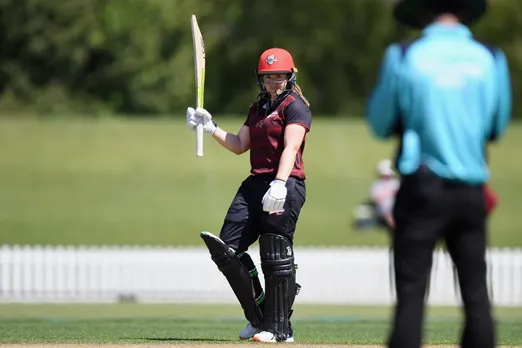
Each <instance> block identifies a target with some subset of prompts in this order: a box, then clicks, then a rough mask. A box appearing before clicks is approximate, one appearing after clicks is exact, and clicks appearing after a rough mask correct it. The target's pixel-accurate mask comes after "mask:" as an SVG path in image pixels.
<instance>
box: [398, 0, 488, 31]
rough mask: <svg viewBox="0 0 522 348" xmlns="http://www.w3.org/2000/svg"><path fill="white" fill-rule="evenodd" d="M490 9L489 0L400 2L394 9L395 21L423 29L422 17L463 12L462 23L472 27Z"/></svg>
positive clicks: (409, 0)
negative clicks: (429, 13) (431, 14)
mask: <svg viewBox="0 0 522 348" xmlns="http://www.w3.org/2000/svg"><path fill="white" fill-rule="evenodd" d="M487 8H488V0H398V1H397V2H396V4H395V7H394V9H393V16H394V17H395V19H396V20H397V21H398V22H400V23H402V24H404V25H406V26H409V27H413V28H415V29H422V27H423V26H424V24H425V23H424V22H423V18H422V15H423V13H426V12H428V11H429V12H431V13H434V14H437V13H445V12H450V13H454V12H461V13H463V14H464V18H462V23H463V24H465V25H470V24H473V23H475V22H476V21H477V20H479V19H480V18H481V17H482V16H483V15H484V13H486V10H487Z"/></svg>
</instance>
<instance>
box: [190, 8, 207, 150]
mask: <svg viewBox="0 0 522 348" xmlns="http://www.w3.org/2000/svg"><path fill="white" fill-rule="evenodd" d="M191 24H192V43H193V46H194V68H195V72H196V107H198V108H202V107H203V101H204V97H205V43H204V42H203V35H201V31H200V30H199V25H198V21H197V19H196V15H192V19H191ZM196 156H198V157H203V124H201V123H200V124H198V125H197V127H196Z"/></svg>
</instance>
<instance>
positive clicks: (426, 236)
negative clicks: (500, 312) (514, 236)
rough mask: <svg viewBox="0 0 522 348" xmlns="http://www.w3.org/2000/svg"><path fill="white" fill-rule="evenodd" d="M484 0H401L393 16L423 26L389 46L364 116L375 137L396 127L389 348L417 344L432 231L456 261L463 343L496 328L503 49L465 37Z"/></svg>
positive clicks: (489, 342) (487, 346) (476, 346)
mask: <svg viewBox="0 0 522 348" xmlns="http://www.w3.org/2000/svg"><path fill="white" fill-rule="evenodd" d="M486 9H487V3H486V0H453V1H452V0H401V1H398V2H397V4H396V5H395V8H394V16H395V18H396V19H397V20H398V21H399V22H402V23H403V24H405V25H408V26H410V27H413V28H416V29H422V32H421V35H420V37H419V38H418V39H417V40H414V41H411V42H407V43H401V44H392V45H391V46H389V47H388V49H387V51H386V54H385V57H384V60H383V63H382V67H381V72H380V78H379V81H378V83H377V86H376V87H375V90H374V92H373V94H372V96H371V97H370V100H369V103H368V108H367V120H368V123H369V126H370V128H371V129H372V131H373V133H374V134H375V135H376V136H377V137H379V138H388V137H390V136H391V135H393V134H396V135H398V136H399V140H400V141H401V143H402V146H400V147H399V151H398V154H397V163H396V167H397V169H398V171H399V173H400V174H401V176H402V181H401V186H400V189H399V191H398V194H397V198H396V203H395V207H394V219H395V224H396V226H395V231H394V233H393V249H394V251H395V252H394V265H395V284H396V292H397V303H396V308H395V318H394V325H393V330H392V332H391V335H390V338H389V343H388V344H389V347H390V348H419V347H420V346H421V340H422V323H423V315H424V294H425V292H426V282H427V279H428V276H429V274H430V270H431V265H432V255H433V250H434V248H435V245H436V242H437V240H438V239H440V238H442V239H444V240H445V242H446V246H447V249H448V251H449V253H450V255H451V257H452V259H453V262H454V264H455V266H456V268H457V270H458V276H459V284H460V289H461V294H462V299H463V305H464V310H465V314H466V316H465V326H464V329H463V332H462V337H461V347H463V348H492V347H494V345H495V331H494V325H493V319H492V313H491V304H490V299H489V296H488V290H487V285H486V261H485V253H486V244H487V243H486V223H485V222H486V204H485V201H484V185H485V184H486V183H487V182H488V180H489V178H490V173H489V170H488V165H487V163H486V158H485V149H486V146H487V143H488V142H490V141H495V140H498V139H500V138H501V137H502V135H503V134H504V132H505V130H506V128H507V125H508V123H509V119H510V114H511V86H510V79H509V71H508V66H507V62H506V57H505V55H504V53H503V51H502V50H501V49H499V48H496V47H492V46H488V45H485V44H482V43H480V42H478V41H477V40H476V39H474V38H473V36H472V33H471V31H470V30H469V28H468V25H470V24H471V23H474V22H476V21H477V20H478V19H479V18H480V17H482V15H483V14H484V13H485V12H486Z"/></svg>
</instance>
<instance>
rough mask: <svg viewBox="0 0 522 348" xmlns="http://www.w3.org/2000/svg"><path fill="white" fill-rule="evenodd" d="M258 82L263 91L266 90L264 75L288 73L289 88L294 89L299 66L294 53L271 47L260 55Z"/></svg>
mask: <svg viewBox="0 0 522 348" xmlns="http://www.w3.org/2000/svg"><path fill="white" fill-rule="evenodd" d="M256 73H257V83H258V85H259V89H260V91H261V92H264V91H266V89H265V86H264V83H263V75H268V74H287V75H288V83H287V89H290V90H291V89H292V88H293V86H294V84H295V81H296V79H297V76H296V73H297V68H296V67H295V66H294V59H293V58H292V55H291V54H290V53H289V52H288V51H287V50H285V49H282V48H269V49H267V50H266V51H264V52H263V53H262V54H261V56H260V57H259V63H258V64H257V71H256Z"/></svg>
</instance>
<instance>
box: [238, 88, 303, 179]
mask: <svg viewBox="0 0 522 348" xmlns="http://www.w3.org/2000/svg"><path fill="white" fill-rule="evenodd" d="M292 123H295V124H300V125H302V126H303V127H304V128H305V129H306V133H305V137H304V139H303V143H302V144H301V147H300V148H299V150H298V151H297V154H296V158H295V162H294V168H293V169H292V172H291V173H290V176H292V177H295V178H298V179H302V180H304V179H305V178H306V175H305V172H304V165H303V151H304V147H305V141H306V134H307V133H308V132H309V131H310V126H311V124H312V113H311V112H310V109H309V108H308V107H307V106H306V104H305V103H304V101H303V100H302V99H301V97H299V95H297V94H295V93H290V94H289V95H287V96H286V97H285V98H284V99H283V100H281V101H280V102H279V103H277V104H276V105H273V106H272V107H271V108H269V107H268V103H267V101H266V99H261V100H260V101H258V102H256V103H254V104H253V105H251V106H250V111H249V113H248V117H247V120H246V121H245V125H246V126H248V127H249V129H250V165H251V170H250V172H251V173H252V174H254V175H256V174H274V175H275V174H276V173H277V169H278V167H279V160H280V159H281V155H282V153H283V150H284V146H285V142H284V132H285V128H286V126H287V125H289V124H292Z"/></svg>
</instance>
